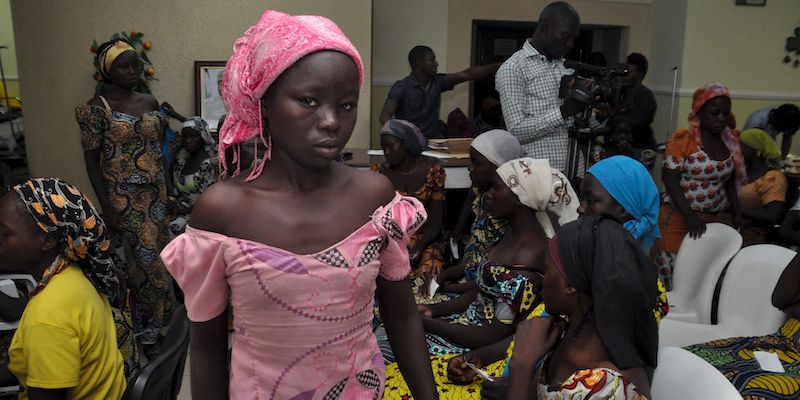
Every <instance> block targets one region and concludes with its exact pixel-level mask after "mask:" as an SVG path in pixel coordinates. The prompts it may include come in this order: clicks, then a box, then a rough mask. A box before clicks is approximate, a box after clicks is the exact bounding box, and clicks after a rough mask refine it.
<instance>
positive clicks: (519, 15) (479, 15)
mask: <svg viewBox="0 0 800 400" xmlns="http://www.w3.org/2000/svg"><path fill="white" fill-rule="evenodd" d="M548 3H550V1H549V0H506V1H502V2H498V1H493V0H449V4H450V7H449V18H448V22H447V37H448V42H447V57H448V59H447V65H448V69H449V70H453V71H459V70H462V69H464V68H467V67H469V66H470V62H471V50H472V20H474V19H485V20H498V21H535V20H536V19H537V18H538V16H539V12H540V11H541V10H542V8H543V7H544V6H545V5H547V4H548ZM570 3H571V4H572V5H573V6H575V9H577V10H578V14H580V16H581V23H582V24H591V25H613V26H624V27H629V29H627V30H626V32H625V34H624V35H623V39H622V41H623V43H622V46H621V48H620V53H622V54H627V53H628V52H631V51H639V52H642V53H644V54H649V53H650V36H651V28H650V25H651V20H652V15H651V14H652V13H651V8H652V5H650V4H631V3H617V2H603V1H597V0H573V1H570ZM468 103H469V85H468V84H463V85H459V86H456V88H455V89H454V90H453V91H451V92H447V93H445V94H443V95H442V110H448V111H449V110H452V109H454V108H456V107H461V109H462V110H468V109H469V106H468Z"/></svg>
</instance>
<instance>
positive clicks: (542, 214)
mask: <svg viewBox="0 0 800 400" xmlns="http://www.w3.org/2000/svg"><path fill="white" fill-rule="evenodd" d="M497 174H498V175H500V178H501V179H503V182H505V183H506V185H507V186H508V188H509V189H511V191H512V192H514V194H516V195H517V197H518V198H519V201H520V202H522V204H524V205H526V206H528V207H529V208H531V209H533V210H534V211H536V219H537V220H538V221H539V224H540V225H542V229H544V232H545V234H547V237H548V238H552V237H553V235H554V234H555V230H554V229H553V225H552V224H551V223H550V217H549V216H548V215H547V212H548V211H549V212H552V213H553V214H555V215H556V216H557V217H558V223H559V224H560V225H564V224H566V223H568V222H571V221H574V220H576V219H578V196H577V194H575V190H574V189H573V188H572V185H570V183H569V180H567V177H566V176H564V174H563V173H561V171H559V170H557V169H555V168H551V167H550V162H549V161H547V160H535V159H533V158H518V159H516V160H511V161H509V162H507V163H505V164H503V165H501V166H500V167H498V168H497Z"/></svg>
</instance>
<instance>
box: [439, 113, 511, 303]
mask: <svg viewBox="0 0 800 400" xmlns="http://www.w3.org/2000/svg"><path fill="white" fill-rule="evenodd" d="M522 154H523V151H522V145H520V144H519V140H517V138H516V137H514V135H512V134H510V133H508V132H507V131H504V130H502V129H493V130H490V131H487V132H484V133H481V134H480V135H478V137H476V138H475V140H473V141H472V144H471V145H470V148H469V178H470V180H471V181H472V190H471V191H470V196H469V197H468V199H467V202H465V209H467V208H468V211H467V212H466V213H472V214H473V215H474V217H475V219H474V221H473V223H472V227H471V228H470V239H469V242H468V243H467V245H466V247H465V248H464V257H463V261H461V262H460V263H458V264H457V265H454V266H452V267H450V268H447V269H445V270H444V271H442V273H441V274H439V275H438V276H437V277H436V280H437V281H438V282H439V283H440V284H442V287H440V288H439V290H440V291H442V292H457V293H463V292H465V291H466V289H471V288H474V287H475V284H474V282H475V271H476V270H477V269H478V265H479V264H480V261H481V259H482V258H483V254H484V253H485V252H486V249H488V248H489V247H491V246H492V245H493V244H494V242H496V241H497V239H499V238H500V237H501V236H503V232H504V231H505V228H506V226H507V225H508V221H506V220H504V219H500V218H497V217H494V216H493V215H491V214H490V213H489V211H488V210H487V207H486V193H487V192H488V191H489V189H490V188H491V186H492V181H493V180H494V176H495V171H497V167H499V166H501V165H503V164H505V163H506V162H508V161H511V160H514V159H517V158H520V157H522ZM468 205H469V206H470V207H468ZM462 214H464V212H463V211H462ZM464 219H465V220H466V219H467V218H464ZM465 274H466V278H467V280H468V281H469V282H468V283H465V284H457V283H448V282H457V281H459V280H461V279H462V278H464V277H465Z"/></svg>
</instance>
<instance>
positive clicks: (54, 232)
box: [14, 178, 120, 304]
mask: <svg viewBox="0 0 800 400" xmlns="http://www.w3.org/2000/svg"><path fill="white" fill-rule="evenodd" d="M14 192H16V193H17V195H18V196H19V198H20V200H21V201H22V203H23V204H25V208H26V209H27V210H28V213H29V214H30V215H31V217H32V218H33V219H34V221H35V222H36V224H37V225H38V226H39V228H41V229H42V230H43V231H44V232H45V233H47V234H49V235H51V236H53V237H54V238H56V239H57V240H58V241H59V243H63V244H65V245H66V246H65V247H64V251H63V252H62V253H61V254H60V255H59V256H58V258H57V259H56V261H55V262H53V264H52V265H51V266H50V267H48V269H47V270H46V271H45V272H44V274H43V275H42V279H41V280H40V281H39V284H38V285H37V287H36V289H34V294H35V293H36V292H38V291H39V290H41V289H42V288H43V287H44V286H46V285H47V283H48V282H50V279H51V278H52V277H53V276H54V275H55V274H57V273H59V272H61V270H62V269H63V268H64V267H66V266H67V265H69V264H70V263H72V262H78V264H79V265H80V266H81V269H82V270H83V273H84V274H85V275H86V277H87V278H88V279H89V281H90V282H92V285H94V287H96V288H97V290H99V291H100V292H101V293H103V294H105V295H106V296H108V297H109V300H110V301H111V302H112V304H113V302H114V300H115V298H116V296H117V294H118V291H119V286H120V282H119V277H118V275H117V270H116V268H114V263H113V261H112V260H111V256H110V254H109V251H108V249H109V247H110V242H109V240H108V233H107V229H106V224H105V222H103V220H102V219H101V218H100V213H98V212H97V210H96V209H95V208H94V206H93V205H92V203H91V202H90V201H89V199H87V198H86V197H85V196H84V195H83V194H81V192H80V191H79V190H78V189H77V188H75V187H74V186H72V185H70V184H68V183H66V182H64V181H62V180H60V179H58V178H37V179H31V180H29V181H27V182H25V183H22V184H19V185H17V186H14Z"/></svg>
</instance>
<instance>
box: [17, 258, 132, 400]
mask: <svg viewBox="0 0 800 400" xmlns="http://www.w3.org/2000/svg"><path fill="white" fill-rule="evenodd" d="M8 354H9V357H10V358H11V361H10V364H9V366H8V367H9V369H10V370H11V372H12V373H13V374H14V375H15V376H16V377H17V378H18V379H19V382H20V385H21V386H22V388H23V392H22V394H21V395H20V397H19V398H20V400H27V399H28V393H27V388H28V387H35V388H39V389H69V390H68V397H69V398H70V399H76V400H80V399H87V400H89V399H92V400H93V399H97V400H101V399H102V400H107V399H114V400H117V399H119V398H121V397H122V394H123V392H124V391H125V385H126V383H125V375H124V371H123V363H122V355H121V354H120V352H119V349H118V348H117V335H116V330H115V327H114V319H113V317H112V316H111V306H110V305H109V303H108V299H107V298H106V297H105V296H103V295H102V294H100V292H98V291H97V289H95V288H94V286H92V284H91V283H90V282H89V280H88V279H87V278H86V276H84V275H83V272H82V271H81V270H80V269H79V268H78V267H77V266H75V265H70V266H68V267H66V268H64V270H62V271H61V272H59V273H58V274H56V275H55V276H53V277H52V278H51V279H50V283H48V284H47V286H45V288H44V289H42V291H41V292H39V293H37V294H36V295H35V296H33V298H31V300H30V302H29V303H28V305H27V306H26V307H25V312H24V313H23V314H22V318H21V319H20V321H19V327H18V328H17V332H16V333H15V334H14V339H13V340H12V342H11V347H10V348H9V350H8Z"/></svg>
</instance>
